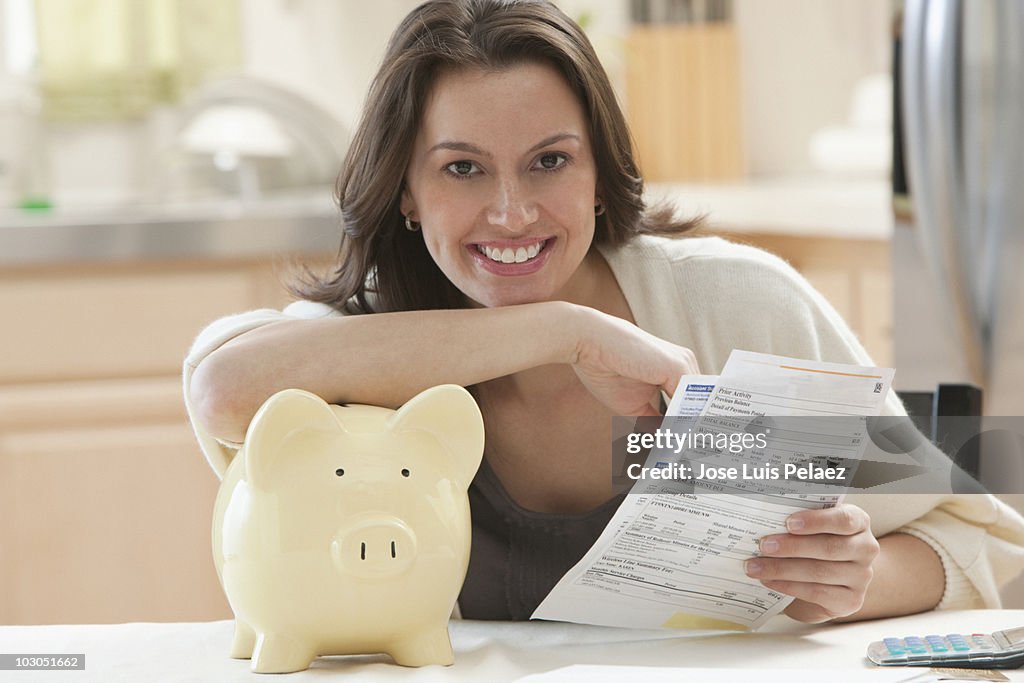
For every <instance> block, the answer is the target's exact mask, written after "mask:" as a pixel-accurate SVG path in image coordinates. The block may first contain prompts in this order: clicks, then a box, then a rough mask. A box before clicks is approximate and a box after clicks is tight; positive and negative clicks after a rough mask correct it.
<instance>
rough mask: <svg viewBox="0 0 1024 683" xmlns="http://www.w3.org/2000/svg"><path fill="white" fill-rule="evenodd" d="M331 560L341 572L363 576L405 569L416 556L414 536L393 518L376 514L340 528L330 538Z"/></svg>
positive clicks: (388, 574)
mask: <svg viewBox="0 0 1024 683" xmlns="http://www.w3.org/2000/svg"><path fill="white" fill-rule="evenodd" d="M331 559H332V560H333V561H334V565H335V567H337V569H338V570H339V571H340V572H342V573H344V574H350V575H352V576H357V577H360V578H365V579H374V578H386V577H391V576H395V575H396V574H401V573H402V572H404V571H406V570H408V569H409V568H410V567H411V566H412V564H413V561H414V560H415V559H416V536H415V534H414V533H413V531H412V529H411V528H409V526H408V525H407V524H406V523H405V522H403V521H402V520H401V519H398V518H397V517H377V518H374V519H365V520H363V521H361V522H358V523H355V524H352V525H349V526H346V527H343V528H342V529H339V530H338V532H337V533H336V534H335V536H334V539H333V540H332V541H331Z"/></svg>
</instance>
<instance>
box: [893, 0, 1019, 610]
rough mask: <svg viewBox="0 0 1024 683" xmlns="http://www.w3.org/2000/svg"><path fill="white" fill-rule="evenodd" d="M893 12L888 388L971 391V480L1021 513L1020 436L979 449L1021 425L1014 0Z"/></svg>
mask: <svg viewBox="0 0 1024 683" xmlns="http://www.w3.org/2000/svg"><path fill="white" fill-rule="evenodd" d="M899 4H900V5H901V6H902V7H901V8H900V7H897V10H898V13H897V21H896V22H895V28H896V33H897V37H896V42H895V48H896V49H895V54H894V82H895V83H896V92H895V95H896V96H895V102H894V104H895V106H894V122H895V125H894V128H895V130H894V133H895V135H894V145H893V148H894V155H895V156H894V167H893V190H894V203H893V205H894V210H895V211H894V212H895V222H894V232H893V242H892V254H893V263H892V267H893V296H894V301H893V342H894V344H893V351H894V358H895V366H896V379H895V383H894V385H895V387H896V388H897V390H903V391H905V390H934V389H935V387H936V385H938V384H940V383H965V384H972V385H975V386H977V387H980V388H981V389H982V405H983V415H984V417H983V418H982V427H981V430H982V433H981V437H982V438H981V450H980V455H979V479H980V481H981V482H982V484H983V485H986V486H988V487H989V489H990V490H993V491H999V492H1001V497H1002V498H1003V499H1004V500H1006V501H1007V502H1008V503H1010V504H1011V505H1013V507H1015V508H1017V509H1018V510H1022V511H1024V495H1021V493H1022V492H1024V448H1022V447H1021V445H1020V444H1021V443H1024V438H1018V439H1016V440H1014V439H1010V441H1009V442H1007V441H1005V440H1003V441H1000V440H998V439H990V438H987V435H988V434H989V433H994V432H993V430H994V429H999V428H1005V427H1008V426H1009V427H1010V428H1011V431H1012V430H1017V431H1020V427H1021V422H1022V418H1021V417H1020V416H1024V0H904V2H902V3H899ZM1000 433H1002V432H1000ZM997 442H998V443H997ZM1004 601H1005V603H1006V604H1007V606H1014V607H1024V581H1022V580H1018V581H1017V582H1015V583H1014V584H1012V585H1011V586H1010V587H1009V588H1008V589H1007V590H1006V591H1004Z"/></svg>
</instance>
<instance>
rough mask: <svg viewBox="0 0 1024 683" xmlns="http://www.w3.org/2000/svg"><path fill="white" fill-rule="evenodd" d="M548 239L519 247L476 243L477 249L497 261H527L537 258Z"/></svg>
mask: <svg viewBox="0 0 1024 683" xmlns="http://www.w3.org/2000/svg"><path fill="white" fill-rule="evenodd" d="M546 243H547V240H539V241H537V242H534V243H533V244H528V245H525V246H518V247H515V248H513V247H504V248H502V247H490V246H487V245H486V244H478V245H476V249H477V251H479V252H480V253H481V254H483V255H484V256H486V257H487V258H489V259H490V260H492V261H494V262H495V263H526V262H527V261H529V260H531V259H533V258H535V257H536V256H537V254H539V253H540V252H541V251H542V250H543V249H544V245H545V244H546Z"/></svg>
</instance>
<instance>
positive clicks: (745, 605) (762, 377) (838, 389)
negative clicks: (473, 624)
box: [533, 351, 893, 629]
mask: <svg viewBox="0 0 1024 683" xmlns="http://www.w3.org/2000/svg"><path fill="white" fill-rule="evenodd" d="M892 376H893V371H892V370H891V369H882V368H872V367H861V366H852V365H843V364H836V363H823V362H812V361H802V360H796V359H792V358H784V357H781V356H771V355H766V354H757V353H751V352H746V351H734V352H733V353H732V355H731V356H730V357H729V360H728V362H727V363H726V366H725V368H724V369H723V371H722V374H721V376H720V377H718V378H717V381H716V382H714V388H713V389H711V390H710V391H708V385H709V384H711V382H709V381H708V378H707V377H706V376H703V377H700V378H684V381H683V382H681V383H680V388H681V389H682V391H679V390H677V392H676V395H675V396H673V400H672V402H671V403H670V406H669V411H668V415H667V416H666V419H665V420H664V421H663V423H662V424H663V425H664V426H667V427H671V426H672V425H673V424H676V422H677V420H683V419H689V420H690V424H692V419H693V418H692V415H693V411H694V408H695V404H697V403H700V402H701V401H702V400H703V405H702V406H701V407H700V408H699V409H698V410H699V412H700V418H699V422H698V423H697V424H698V428H697V431H698V432H699V433H701V434H713V435H716V436H717V437H718V438H719V439H721V438H723V435H724V436H727V435H728V433H730V430H731V433H736V432H737V430H744V429H746V428H747V425H749V424H750V423H751V422H752V421H755V420H758V419H763V418H765V417H772V416H775V417H783V416H830V415H831V416H836V415H854V416H864V417H867V416H871V415H877V414H879V413H880V412H881V410H882V404H883V401H884V397H885V396H886V394H887V393H888V391H889V387H890V386H891V384H892ZM691 385H692V386H693V387H694V389H692V390H691V389H690V386H691ZM698 386H699V387H700V388H699V389H697V387H698ZM687 415H689V416H690V417H686V416H687ZM858 425H859V426H858ZM861 429H864V430H865V431H866V428H865V426H864V424H863V422H861V421H858V420H849V419H847V420H844V421H842V423H841V426H839V427H835V428H833V429H832V431H829V430H827V429H825V430H822V429H813V430H793V429H789V430H786V431H785V433H783V434H777V435H773V437H772V438H769V439H767V440H766V441H765V442H764V447H763V448H757V447H754V448H750V449H744V450H743V451H742V452H739V453H735V454H733V453H731V452H729V451H728V450H724V451H723V449H721V448H715V447H711V448H706V447H705V448H692V447H691V448H686V449H684V450H682V451H679V452H676V451H674V450H672V449H668V450H661V451H659V450H657V449H655V450H652V452H651V455H650V457H649V458H648V462H647V466H649V467H669V466H674V467H677V468H684V469H685V468H688V470H687V471H688V472H689V474H690V476H689V477H688V478H686V481H683V482H680V481H673V480H666V479H642V480H639V481H637V483H636V485H635V486H634V487H633V491H632V492H631V494H630V495H628V496H626V499H625V501H624V502H623V503H622V505H621V506H620V508H619V510H618V512H617V513H616V514H615V516H614V517H613V518H612V520H611V521H610V522H609V524H608V526H607V527H606V528H605V530H604V532H603V533H602V534H601V536H600V537H599V538H598V540H597V542H596V543H595V544H594V546H593V547H592V548H591V549H590V551H588V552H587V554H586V555H585V556H584V557H583V559H582V560H580V562H579V563H577V565H576V566H575V567H573V568H572V569H571V570H570V571H569V572H568V573H566V575H565V576H564V577H563V578H562V579H561V580H560V581H559V582H558V584H557V585H556V586H555V588H554V589H553V590H552V591H551V593H550V594H549V595H548V596H547V597H546V598H545V600H544V601H543V602H542V603H541V605H540V606H539V607H538V608H537V610H536V611H535V612H534V614H533V618H536V619H551V620H558V621H572V622H579V623H588V624H600V625H605V626H623V627H632V628H731V629H756V628H758V627H759V626H761V625H762V624H763V623H764V622H765V621H767V620H768V619H770V618H771V617H772V616H774V615H776V614H778V613H779V612H781V611H782V610H783V609H784V608H785V607H786V605H787V604H788V603H789V602H790V600H791V598H789V597H788V596H785V595H783V594H781V593H778V592H776V591H772V590H770V589H768V588H766V587H764V586H763V585H762V584H761V583H760V582H758V581H755V580H754V579H751V578H749V577H747V576H746V574H745V573H744V571H743V561H744V560H746V559H748V558H750V557H753V556H754V555H755V554H756V552H757V540H758V539H759V538H761V537H762V536H764V535H767V534H771V533H778V532H782V531H784V530H785V519H786V517H788V516H789V515H790V514H792V513H793V512H796V511H797V510H801V509H808V508H822V507H828V506H831V505H835V504H836V503H837V502H838V500H839V499H840V497H841V494H842V491H841V490H839V489H837V490H836V491H834V492H824V493H823V492H820V491H818V492H811V491H809V490H806V487H805V489H803V490H801V489H794V488H792V487H791V486H788V485H787V483H786V482H779V483H776V482H773V481H770V480H768V479H767V478H760V479H759V478H758V477H752V478H749V479H743V478H741V477H739V476H732V477H729V476H725V475H727V474H728V473H730V472H732V471H733V470H732V469H730V468H734V469H735V472H736V473H737V474H738V473H739V472H740V471H741V468H743V467H744V466H746V467H748V468H754V467H755V466H757V467H764V468H767V467H776V466H782V465H784V464H786V463H792V461H793V460H794V456H795V454H799V456H801V457H800V458H798V460H799V461H800V462H801V463H802V466H807V467H809V466H810V465H811V464H813V461H814V460H815V459H817V460H819V461H827V460H828V459H829V458H837V459H838V458H841V459H843V460H844V461H845V460H850V459H856V458H857V457H859V454H860V452H862V450H863V444H864V440H865V434H864V433H859V434H858V430H861ZM769 430H770V428H769ZM718 443H721V441H718ZM755 460H756V462H755ZM709 463H713V465H709ZM712 467H713V468H714V469H711V468H712ZM709 470H710V471H711V472H716V471H718V470H721V472H722V473H723V476H722V477H712V476H704V477H701V476H697V474H698V473H701V474H707V473H708V471H709ZM815 491H817V489H815Z"/></svg>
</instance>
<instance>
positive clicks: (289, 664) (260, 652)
mask: <svg viewBox="0 0 1024 683" xmlns="http://www.w3.org/2000/svg"><path fill="white" fill-rule="evenodd" d="M314 659H316V652H314V651H313V649H312V648H311V647H310V646H309V645H308V644H306V643H303V642H300V641H298V640H295V639H294V638H289V637H288V636H282V635H277V634H274V633H260V634H259V635H258V636H257V638H256V648H255V649H254V650H253V653H252V667H251V668H252V670H253V671H255V672H256V673H260V674H287V673H292V672H293V671H303V670H305V669H308V668H309V665H310V664H311V663H312V662H313V660H314Z"/></svg>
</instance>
